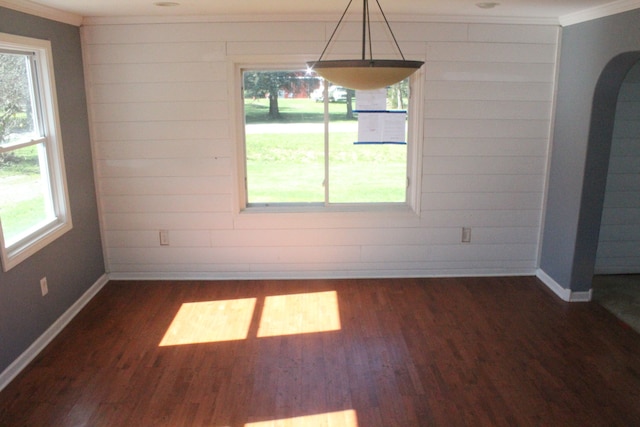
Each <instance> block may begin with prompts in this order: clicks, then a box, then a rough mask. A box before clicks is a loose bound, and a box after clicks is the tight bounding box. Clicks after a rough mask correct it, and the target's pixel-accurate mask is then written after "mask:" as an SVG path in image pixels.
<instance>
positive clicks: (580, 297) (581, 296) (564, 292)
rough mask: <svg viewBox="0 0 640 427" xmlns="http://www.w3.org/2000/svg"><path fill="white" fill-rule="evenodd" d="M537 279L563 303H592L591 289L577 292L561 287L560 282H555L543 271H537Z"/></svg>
mask: <svg viewBox="0 0 640 427" xmlns="http://www.w3.org/2000/svg"><path fill="white" fill-rule="evenodd" d="M536 277H537V278H538V279H540V280H541V281H542V283H544V284H545V285H546V286H547V287H548V288H549V289H551V290H552V291H553V293H554V294H556V295H558V296H559V297H560V298H561V299H562V300H563V301H567V302H587V301H591V296H592V292H591V289H589V290H588V291H586V292H575V291H572V290H571V289H566V288H563V287H562V286H560V284H559V283H558V282H556V281H555V280H553V279H552V278H551V276H549V275H548V274H547V273H545V272H544V271H543V270H541V269H538V270H536Z"/></svg>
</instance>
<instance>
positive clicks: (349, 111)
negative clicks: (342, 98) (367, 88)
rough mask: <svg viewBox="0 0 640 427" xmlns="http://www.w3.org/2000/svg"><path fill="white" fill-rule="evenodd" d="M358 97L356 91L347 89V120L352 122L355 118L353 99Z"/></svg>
mask: <svg viewBox="0 0 640 427" xmlns="http://www.w3.org/2000/svg"><path fill="white" fill-rule="evenodd" d="M355 96H356V91H355V90H353V89H347V116H346V117H347V120H352V119H353V118H354V116H353V105H352V104H353V102H352V100H353V98H354V97H355Z"/></svg>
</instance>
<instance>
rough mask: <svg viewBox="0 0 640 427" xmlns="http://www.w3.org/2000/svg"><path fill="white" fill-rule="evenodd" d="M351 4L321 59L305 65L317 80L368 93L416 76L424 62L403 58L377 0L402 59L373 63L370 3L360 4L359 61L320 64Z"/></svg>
mask: <svg viewBox="0 0 640 427" xmlns="http://www.w3.org/2000/svg"><path fill="white" fill-rule="evenodd" d="M351 3H353V0H349V4H347V8H346V9H345V10H344V12H343V13H342V17H340V21H338V24H337V25H336V28H335V29H334V30H333V33H332V34H331V37H329V41H328V42H327V45H326V46H325V47H324V50H323V51H322V54H321V55H320V58H319V59H318V60H317V61H315V62H307V66H308V67H309V68H311V69H313V70H314V71H315V72H316V73H318V74H319V75H320V76H322V77H324V78H325V79H327V80H329V81H331V82H333V83H335V84H337V85H340V86H344V87H346V88H349V89H358V90H371V89H380V88H383V87H387V86H389V85H392V84H394V83H397V82H399V81H402V80H404V79H406V78H407V77H409V76H410V75H411V74H413V73H414V72H416V71H417V70H418V69H419V68H420V67H421V66H422V64H424V62H423V61H408V60H406V59H405V58H404V55H403V54H402V50H401V49H400V46H399V45H398V41H397V40H396V36H395V35H394V34H393V31H392V30H391V26H390V25H389V21H388V20H387V17H386V16H385V14H384V12H383V11H382V6H380V2H379V1H378V0H376V3H377V5H378V8H379V9H380V13H381V14H382V17H383V18H384V22H385V23H386V24H387V28H388V29H389V32H390V33H391V37H392V38H393V41H394V43H395V45H396V47H397V48H398V51H399V52H400V56H401V57H402V59H373V49H372V46H371V44H372V42H371V23H370V18H369V1H368V0H363V4H362V57H361V58H360V59H339V60H330V61H327V60H324V61H323V60H322V58H323V57H324V54H325V53H326V51H327V49H328V47H329V45H330V44H331V42H332V40H333V36H334V35H335V34H336V32H337V31H338V28H339V27H340V24H341V23H342V21H343V19H344V17H345V15H346V14H347V11H348V10H349V7H350V6H351ZM367 37H368V45H369V58H367V57H366V53H367Z"/></svg>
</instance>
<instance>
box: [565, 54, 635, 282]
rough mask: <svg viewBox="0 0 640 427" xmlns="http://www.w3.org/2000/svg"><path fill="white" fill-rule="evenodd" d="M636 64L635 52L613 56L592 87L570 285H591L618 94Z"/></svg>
mask: <svg viewBox="0 0 640 427" xmlns="http://www.w3.org/2000/svg"><path fill="white" fill-rule="evenodd" d="M638 61H640V52H637V51H636V52H627V53H623V54H620V55H618V56H616V57H614V58H613V59H612V60H611V61H609V63H608V64H607V65H606V66H605V68H604V69H603V71H602V73H601V74H600V77H599V79H598V82H597V84H596V87H595V91H594V96H593V104H592V109H591V119H590V127H589V140H588V145H587V156H586V162H585V170H584V180H583V186H582V198H581V204H580V215H579V220H578V233H577V239H576V252H575V254H576V258H575V259H574V265H573V274H572V276H573V277H572V282H573V283H576V282H578V283H591V281H592V278H593V274H594V269H595V261H596V251H597V248H598V237H599V233H600V224H601V220H602V210H603V206H604V196H605V189H606V181H607V173H608V169H609V158H610V154H611V143H612V137H613V128H614V123H615V115H616V105H617V101H618V94H619V92H620V87H621V86H622V83H623V81H624V79H625V77H626V76H627V73H628V72H629V70H631V68H632V67H633V66H634V65H635V64H636V63H637V62H638Z"/></svg>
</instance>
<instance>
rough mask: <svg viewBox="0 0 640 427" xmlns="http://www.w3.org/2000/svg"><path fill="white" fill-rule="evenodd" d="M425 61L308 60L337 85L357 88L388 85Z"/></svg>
mask: <svg viewBox="0 0 640 427" xmlns="http://www.w3.org/2000/svg"><path fill="white" fill-rule="evenodd" d="M422 64H424V62H422V61H406V60H394V59H376V60H369V59H365V60H361V59H345V60H335V61H318V62H310V63H308V64H307V65H308V66H309V67H310V68H313V69H314V70H315V71H316V73H318V74H319V75H320V76H322V77H324V78H325V79H327V80H329V81H330V82H333V83H335V84H337V85H340V86H344V87H346V88H349V89H356V90H372V89H379V88H383V87H387V86H390V85H392V84H394V83H397V82H399V81H402V80H404V79H406V78H407V77H409V76H410V75H411V74H413V73H414V72H416V70H418V69H419V68H420V67H421V66H422Z"/></svg>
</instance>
